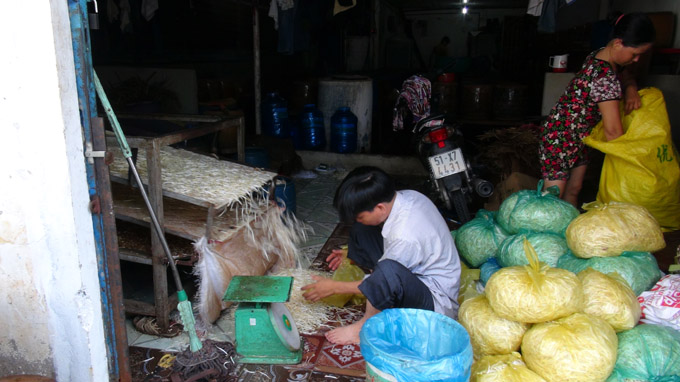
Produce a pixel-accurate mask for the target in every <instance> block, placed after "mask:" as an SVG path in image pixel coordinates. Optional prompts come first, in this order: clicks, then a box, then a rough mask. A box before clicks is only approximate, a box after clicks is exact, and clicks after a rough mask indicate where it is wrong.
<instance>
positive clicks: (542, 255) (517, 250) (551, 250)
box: [496, 232, 569, 267]
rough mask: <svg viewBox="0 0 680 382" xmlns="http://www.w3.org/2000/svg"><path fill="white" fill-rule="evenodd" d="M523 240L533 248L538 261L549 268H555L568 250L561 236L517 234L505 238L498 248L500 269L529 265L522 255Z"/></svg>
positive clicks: (533, 233) (535, 233)
mask: <svg viewBox="0 0 680 382" xmlns="http://www.w3.org/2000/svg"><path fill="white" fill-rule="evenodd" d="M524 239H527V240H529V243H531V246H532V247H534V250H536V254H537V255H538V260H540V261H541V262H543V263H546V264H547V265H548V266H550V267H556V266H557V260H559V258H560V257H562V255H564V254H565V253H567V251H568V250H569V248H568V247H567V241H566V240H565V239H564V237H563V236H561V235H557V234H554V233H551V232H529V233H519V234H517V235H513V236H510V237H509V238H507V239H506V240H505V241H504V242H503V243H502V244H501V246H500V247H499V248H498V253H497V254H496V260H497V261H498V264H499V265H500V266H501V267H512V266H514V265H528V264H529V260H527V256H526V254H525V253H524V244H523V243H524Z"/></svg>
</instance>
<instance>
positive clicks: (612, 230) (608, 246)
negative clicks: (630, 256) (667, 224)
mask: <svg viewBox="0 0 680 382" xmlns="http://www.w3.org/2000/svg"><path fill="white" fill-rule="evenodd" d="M583 209H584V210H586V212H585V213H583V214H581V215H579V216H578V217H577V218H576V219H574V220H572V221H571V223H570V224H569V227H567V232H566V237H567V246H568V247H569V249H571V251H572V252H573V253H574V255H575V256H577V257H580V258H583V259H588V258H591V257H610V256H619V255H620V254H621V253H622V252H623V251H638V252H655V251H658V250H660V249H663V248H664V247H665V246H666V242H665V241H664V239H663V232H662V231H661V227H660V226H659V223H657V221H656V220H655V219H654V217H653V216H652V215H651V214H650V213H649V212H648V211H647V210H646V209H645V208H644V207H641V206H638V205H635V204H630V203H617V202H612V203H608V204H607V203H599V202H592V203H587V204H584V205H583Z"/></svg>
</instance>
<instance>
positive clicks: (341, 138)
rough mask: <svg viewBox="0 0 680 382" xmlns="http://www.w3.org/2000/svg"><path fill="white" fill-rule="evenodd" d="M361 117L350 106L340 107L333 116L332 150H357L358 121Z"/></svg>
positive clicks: (347, 151) (337, 151)
mask: <svg viewBox="0 0 680 382" xmlns="http://www.w3.org/2000/svg"><path fill="white" fill-rule="evenodd" d="M358 121H359V119H358V118H357V116H356V115H354V113H352V112H351V111H350V109H349V107H341V108H339V109H338V110H337V111H336V112H335V114H333V116H332V117H331V151H334V152H336V153H353V152H355V151H357V122H358Z"/></svg>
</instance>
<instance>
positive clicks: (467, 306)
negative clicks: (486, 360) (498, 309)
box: [458, 295, 529, 359]
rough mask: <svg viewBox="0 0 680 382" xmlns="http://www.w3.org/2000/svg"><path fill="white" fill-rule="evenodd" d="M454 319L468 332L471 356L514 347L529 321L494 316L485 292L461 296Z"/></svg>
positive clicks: (508, 349) (517, 345)
mask: <svg viewBox="0 0 680 382" xmlns="http://www.w3.org/2000/svg"><path fill="white" fill-rule="evenodd" d="M458 322H460V324H461V325H463V327H464V328H465V330H467V332H468V334H469V335H470V344H472V352H473V356H474V358H475V359H480V358H481V357H483V356H486V355H497V354H509V353H511V352H513V351H518V350H519V347H520V345H521V344H522V337H523V336H524V333H525V332H526V331H527V329H529V324H523V323H521V322H514V321H510V320H506V319H505V318H501V317H498V315H497V314H496V313H494V311H493V309H491V306H490V305H489V300H487V299H486V296H485V295H479V296H477V297H473V298H471V299H469V300H465V302H464V303H463V304H462V305H461V306H460V309H459V311H458Z"/></svg>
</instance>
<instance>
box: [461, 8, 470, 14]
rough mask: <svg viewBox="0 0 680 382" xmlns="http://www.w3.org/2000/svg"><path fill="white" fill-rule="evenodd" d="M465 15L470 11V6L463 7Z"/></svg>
mask: <svg viewBox="0 0 680 382" xmlns="http://www.w3.org/2000/svg"><path fill="white" fill-rule="evenodd" d="M461 12H463V14H464V15H467V13H468V7H463V9H462V11H461Z"/></svg>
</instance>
